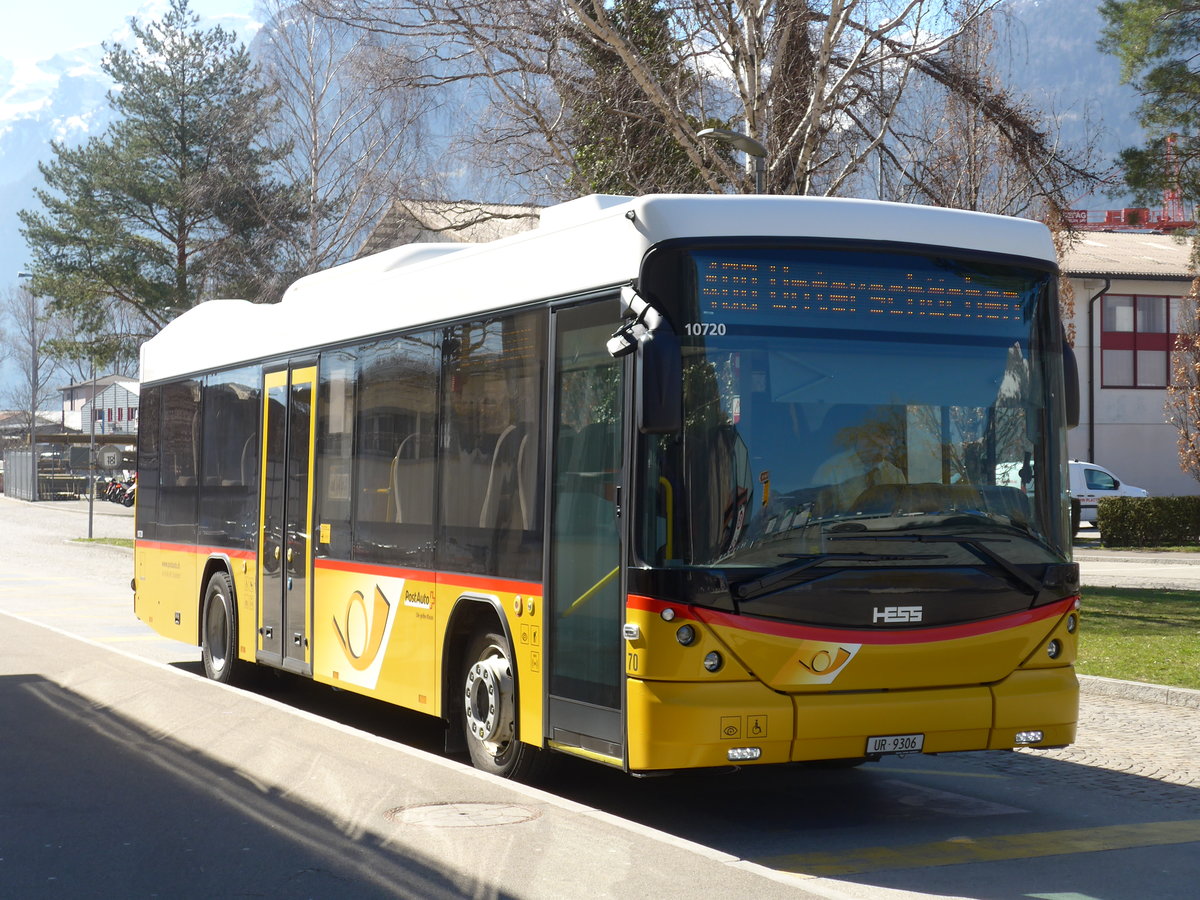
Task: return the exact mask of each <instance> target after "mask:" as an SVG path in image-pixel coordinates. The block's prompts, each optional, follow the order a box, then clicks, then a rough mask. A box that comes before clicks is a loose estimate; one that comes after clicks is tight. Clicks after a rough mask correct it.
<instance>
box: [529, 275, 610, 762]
mask: <svg viewBox="0 0 1200 900" xmlns="http://www.w3.org/2000/svg"><path fill="white" fill-rule="evenodd" d="M617 316H618V310H617V302H616V300H615V298H614V299H610V300H605V301H600V302H596V303H591V304H588V305H585V306H578V307H572V308H569V309H563V310H559V311H557V312H556V313H555V314H554V323H555V324H554V348H555V349H554V378H553V385H554V401H553V402H554V413H553V418H552V420H551V422H552V424H551V429H550V433H551V435H552V444H553V446H552V454H551V469H550V471H551V473H552V476H551V477H552V482H551V498H552V499H551V510H550V547H549V553H548V565H549V572H548V573H547V576H548V577H547V579H546V584H547V593H548V607H547V614H548V615H547V617H546V619H545V621H546V623H547V628H548V633H547V637H548V646H547V649H548V651H549V660H548V662H549V676H550V677H549V680H548V687H547V690H548V694H549V697H548V702H547V735H548V737H549V738H550V740H551V742H552V743H553V744H554V745H556V746H560V747H563V748H568V747H573V748H579V749H582V750H585V751H587V752H589V753H591V754H599V755H600V756H601V757H604V758H606V759H607V760H609V761H610V762H612V763H614V764H618V765H620V764H623V763H624V758H625V753H624V720H623V715H622V709H623V705H624V666H623V659H622V650H623V647H624V643H623V639H622V636H621V627H622V624H623V620H624V603H623V602H622V598H623V597H624V593H623V578H622V567H621V544H622V541H621V532H622V525H621V519H620V511H619V506H620V504H621V502H622V483H623V469H624V453H623V452H622V448H623V447H624V445H625V437H624V429H625V422H624V416H623V412H622V411H623V409H624V399H625V388H624V383H625V375H624V371H625V367H624V361H623V360H620V359H613V358H612V357H611V356H610V355H609V354H608V352H607V350H606V349H605V344H606V342H607V341H608V339H609V337H610V336H611V334H612V331H613V328H614V327H615V326H614V323H615V322H617V320H618V319H617Z"/></svg>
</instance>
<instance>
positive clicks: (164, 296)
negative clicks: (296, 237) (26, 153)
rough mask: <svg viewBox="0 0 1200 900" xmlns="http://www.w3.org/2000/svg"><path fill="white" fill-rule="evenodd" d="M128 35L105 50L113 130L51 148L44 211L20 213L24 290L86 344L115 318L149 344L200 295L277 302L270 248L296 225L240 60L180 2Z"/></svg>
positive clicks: (265, 106) (234, 47)
mask: <svg viewBox="0 0 1200 900" xmlns="http://www.w3.org/2000/svg"><path fill="white" fill-rule="evenodd" d="M131 28H132V33H133V41H132V43H131V45H129V46H125V45H121V44H116V45H112V46H108V45H106V46H105V50H106V55H105V57H104V61H103V68H104V71H105V72H106V73H107V74H108V75H109V76H110V77H111V78H112V80H113V82H114V84H115V88H114V89H113V90H112V91H111V92H110V93H109V104H110V105H111V106H112V108H113V110H114V111H115V112H116V114H117V116H116V119H115V121H114V122H113V124H112V125H111V126H110V127H109V129H108V130H107V131H106V132H105V133H104V134H103V135H101V136H99V137H95V138H92V139H90V140H89V141H87V142H86V143H85V144H83V145H82V146H80V147H75V148H72V147H67V146H65V145H63V144H53V145H52V149H53V154H54V157H53V159H51V160H50V161H48V162H44V163H42V164H41V166H40V169H41V172H42V176H43V178H44V180H45V186H44V187H43V188H40V189H38V190H36V191H35V193H36V196H37V198H38V200H39V201H40V203H41V207H42V208H41V209H27V210H23V211H22V212H21V213H20V217H21V221H22V223H23V226H24V227H23V229H22V231H23V234H24V236H25V238H26V241H27V243H28V244H29V248H30V253H31V257H32V262H31V266H32V268H31V272H32V274H33V285H32V286H33V288H34V289H35V290H36V291H37V292H38V293H39V294H43V295H46V296H50V297H53V298H54V303H55V305H56V307H57V308H58V309H61V310H65V311H68V312H69V313H70V314H71V315H72V316H73V317H74V318H75V320H76V321H77V322H78V323H80V325H81V326H82V328H83V331H84V332H85V333H87V332H91V333H93V334H95V333H100V332H102V331H106V330H109V329H111V324H110V323H111V321H112V318H113V315H114V312H120V309H121V308H125V309H129V310H133V311H135V312H136V317H135V318H136V319H138V320H140V325H141V326H142V327H141V330H142V333H143V334H153V333H154V332H155V331H156V330H157V329H158V328H160V327H161V326H162V325H163V324H165V323H166V322H167V321H169V320H170V319H171V318H173V317H174V316H175V315H177V314H178V313H180V312H182V311H183V310H185V309H187V308H189V307H191V306H193V305H195V304H196V303H198V302H200V301H201V300H204V299H208V298H210V297H214V296H243V297H246V298H247V299H252V300H262V299H271V298H272V297H274V296H277V293H278V285H276V284H275V283H274V279H273V278H272V274H271V273H272V270H273V260H272V255H273V247H274V246H275V241H274V238H275V237H276V236H277V233H278V232H277V229H280V228H286V227H288V225H289V223H291V222H293V221H294V220H295V218H296V215H297V212H296V209H295V204H294V202H293V200H292V192H291V191H290V190H289V189H288V188H287V186H285V185H281V184H278V183H276V182H275V181H273V180H272V178H271V175H270V167H271V166H272V165H273V164H274V163H275V162H276V161H277V160H278V159H279V158H280V156H281V154H282V152H283V151H284V150H286V148H281V147H278V146H271V145H270V144H268V143H267V142H266V140H265V138H264V135H265V129H266V127H267V124H268V121H269V117H270V113H271V109H272V107H271V98H270V95H269V93H268V91H267V90H266V89H265V88H264V87H263V86H262V85H261V84H260V83H259V80H258V77H257V72H256V70H255V68H254V66H253V65H252V63H251V61H250V57H249V54H248V53H247V51H246V48H245V47H244V46H243V45H241V44H240V43H237V41H236V38H235V36H234V35H233V34H232V33H231V32H229V31H226V30H225V29H222V28H220V27H216V28H212V29H209V30H202V29H200V28H199V18H198V17H197V16H196V15H194V14H193V13H192V12H191V11H190V9H189V6H188V0H171V6H170V9H169V10H168V11H167V13H166V14H165V16H164V17H163V18H162V20H161V21H156V22H151V23H148V24H142V23H139V22H138V21H136V20H131ZM118 317H119V316H118Z"/></svg>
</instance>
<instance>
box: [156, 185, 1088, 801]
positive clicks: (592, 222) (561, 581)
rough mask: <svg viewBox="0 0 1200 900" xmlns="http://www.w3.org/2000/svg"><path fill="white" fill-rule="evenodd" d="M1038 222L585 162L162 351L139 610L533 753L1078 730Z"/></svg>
mask: <svg viewBox="0 0 1200 900" xmlns="http://www.w3.org/2000/svg"><path fill="white" fill-rule="evenodd" d="M1056 274H1057V269H1056V263H1055V254H1054V250H1053V246H1052V244H1051V240H1050V236H1049V234H1048V232H1047V231H1046V230H1045V229H1044V228H1043V227H1042V226H1041V225H1039V224H1037V223H1034V222H1030V221H1024V220H1017V219H1008V218H1003V217H997V216H988V215H983V214H978V213H970V212H962V211H953V210H942V209H934V208H928V207H912V206H904V205H899V204H886V203H876V202H869V201H856V200H836V199H823V198H804V197H774V196H772V197H765V196H665V195H664V196H646V197H638V198H628V197H612V196H592V197H584V198H581V199H579V200H575V201H572V202H569V203H565V204H562V205H559V206H554V207H550V208H547V209H545V210H543V211H542V213H541V217H540V225H539V227H538V228H537V229H535V230H533V231H530V232H527V233H524V234H520V235H517V236H514V237H509V238H505V239H502V240H497V241H494V242H490V243H486V244H476V245H464V244H415V245H407V246H403V247H397V248H395V249H392V250H388V251H385V252H383V253H379V254H377V255H375V256H371V257H368V258H364V259H362V260H358V261H355V262H351V263H348V264H346V265H343V266H339V267H336V268H334V269H331V270H329V271H326V272H321V273H318V274H315V275H312V276H308V277H306V278H302V279H300V280H299V281H297V282H296V283H295V284H294V285H292V287H291V288H290V289H289V290H288V291H287V293H286V295H285V296H284V298H283V300H282V301H281V302H280V303H278V304H273V305H253V304H249V303H245V302H243V301H238V300H212V301H209V302H206V303H202V304H200V305H198V306H197V307H195V308H194V309H192V310H190V311H188V312H187V313H185V314H184V315H182V316H180V317H179V318H178V319H176V320H175V321H173V322H172V323H171V324H170V325H168V326H167V327H166V328H165V329H163V331H162V332H161V333H160V334H159V335H158V336H156V337H155V338H153V339H152V340H150V341H148V342H147V343H146V344H145V345H144V347H143V349H142V356H141V367H142V393H141V413H140V415H141V421H140V434H139V446H138V498H137V519H136V551H135V563H134V564H135V569H136V571H135V579H134V584H135V594H136V596H135V610H136V613H137V616H138V617H139V618H140V619H141V620H142V621H144V622H146V623H148V624H149V625H150V626H152V627H153V628H154V629H155V630H156V631H157V632H159V633H161V634H163V635H166V636H168V637H172V638H176V639H178V640H181V641H186V642H188V643H191V644H195V645H198V646H199V647H200V648H201V655H202V659H203V663H204V668H205V671H206V673H207V674H208V676H209V677H211V678H214V679H217V680H218V681H222V682H228V681H230V680H233V679H235V678H236V676H237V675H238V673H239V672H240V671H241V670H243V669H245V668H246V667H248V666H250V665H252V664H253V665H259V666H269V667H275V668H278V669H282V670H286V671H288V672H293V673H295V674H296V675H298V676H303V677H307V678H311V679H313V680H314V681H318V682H321V683H324V684H328V685H334V686H336V687H338V688H341V689H344V690H349V691H355V692H359V693H362V694H365V695H368V696H370V697H374V698H378V699H379V700H383V701H386V702H388V703H393V704H396V705H398V706H402V707H405V708H407V709H412V710H418V711H421V712H424V713H428V714H429V715H432V716H437V717H440V718H441V719H443V720H444V721H445V723H446V729H447V747H448V749H450V750H451V751H453V750H458V751H462V750H463V749H466V750H468V751H469V752H470V756H471V759H472V761H473V762H474V764H475V765H477V766H479V767H481V768H483V769H485V770H487V771H490V772H493V773H497V774H500V775H503V776H507V777H522V776H526V775H527V774H528V773H529V771H530V767H531V766H532V765H533V764H534V763H535V761H536V760H538V759H539V758H541V754H545V753H549V752H560V753H567V754H573V755H575V756H580V757H584V758H587V759H590V760H594V761H597V762H599V763H603V764H607V765H610V766H615V767H618V768H621V769H624V770H625V771H628V772H631V773H635V774H648V773H662V772H670V771H676V770H686V769H697V768H713V767H729V766H731V765H732V766H743V765H766V764H778V763H790V762H800V761H818V760H826V761H838V763H839V764H843V763H853V762H857V761H861V760H870V759H877V758H879V757H880V756H883V755H885V754H889V753H909V752H913V753H915V752H920V753H942V752H947V751H958V750H984V749H1011V748H1014V747H1019V746H1029V747H1049V746H1061V745H1064V744H1068V743H1070V742H1071V741H1072V740H1073V739H1074V736H1075V725H1076V719H1077V710H1078V686H1077V682H1076V678H1075V674H1074V669H1073V662H1074V659H1075V654H1076V642H1077V633H1078V615H1079V614H1078V606H1079V601H1078V567H1077V566H1075V565H1073V564H1072V563H1071V561H1070V552H1071V550H1070V542H1069V538H1070V530H1069V521H1068V520H1069V509H1068V502H1067V481H1066V476H1065V472H1066V454H1065V429H1066V427H1067V425H1068V422H1069V421H1070V420H1072V419H1077V417H1078V383H1077V375H1076V374H1075V370H1074V365H1073V357H1072V356H1071V355H1070V350H1069V348H1068V347H1067V346H1066V344H1065V342H1064V338H1063V331H1062V326H1061V324H1060V320H1059V310H1058V304H1057V299H1056V287H1055V286H1056Z"/></svg>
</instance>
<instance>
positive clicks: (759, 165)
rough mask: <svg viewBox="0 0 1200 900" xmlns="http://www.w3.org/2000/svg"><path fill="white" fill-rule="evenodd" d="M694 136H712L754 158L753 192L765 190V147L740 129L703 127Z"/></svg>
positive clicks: (760, 192) (759, 192)
mask: <svg viewBox="0 0 1200 900" xmlns="http://www.w3.org/2000/svg"><path fill="white" fill-rule="evenodd" d="M696 137H699V138H712V139H713V140H715V141H720V142H721V143H723V144H729V146H731V147H733V149H734V150H740V151H741V152H742V153H745V154H746V155H747V156H749V157H751V158H752V159H753V160H754V193H756V194H765V193H766V192H767V148H766V147H764V146H763V145H762V144H760V143H759V142H758V141H756V140H755V139H754V138H752V137H750V136H749V135H745V134H742V133H741V132H740V131H729V130H728V129H726V128H705V129H704V130H703V131H698V132H696Z"/></svg>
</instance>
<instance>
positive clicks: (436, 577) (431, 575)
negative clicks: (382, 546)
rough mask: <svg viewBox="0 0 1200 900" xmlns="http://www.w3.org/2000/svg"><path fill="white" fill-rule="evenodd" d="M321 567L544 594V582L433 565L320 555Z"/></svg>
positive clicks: (504, 590) (496, 590)
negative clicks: (440, 569) (407, 566)
mask: <svg viewBox="0 0 1200 900" xmlns="http://www.w3.org/2000/svg"><path fill="white" fill-rule="evenodd" d="M313 566H314V567H315V568H317V569H326V570H328V571H331V572H350V573H351V574H354V575H376V576H378V577H380V578H411V579H413V580H415V581H437V582H439V583H442V584H450V585H453V586H454V587H464V588H474V589H476V590H485V591H495V592H497V593H504V594H540V593H541V591H542V586H541V585H540V584H538V583H537V582H536V581H511V580H508V579H504V578H486V577H482V576H479V575H457V574H455V573H453V572H435V571H431V570H429V569H405V568H401V567H399V566H383V565H378V564H372V563H357V562H348V561H347V560H342V559H317V560H314V561H313Z"/></svg>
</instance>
